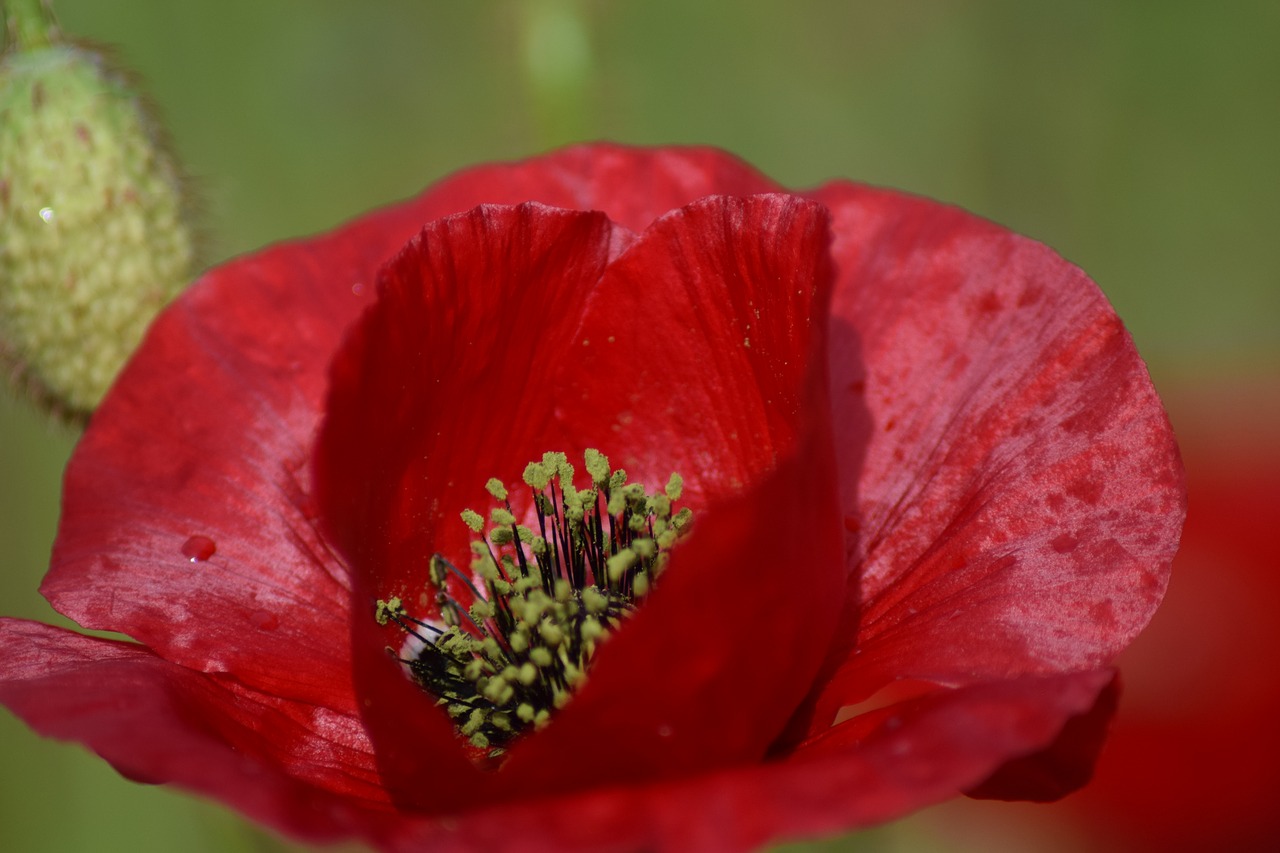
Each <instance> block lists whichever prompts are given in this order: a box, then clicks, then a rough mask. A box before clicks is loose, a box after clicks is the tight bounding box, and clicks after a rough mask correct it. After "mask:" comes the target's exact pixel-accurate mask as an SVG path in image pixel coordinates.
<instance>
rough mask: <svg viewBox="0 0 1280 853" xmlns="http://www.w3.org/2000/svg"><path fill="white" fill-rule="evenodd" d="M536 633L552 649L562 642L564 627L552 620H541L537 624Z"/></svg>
mask: <svg viewBox="0 0 1280 853" xmlns="http://www.w3.org/2000/svg"><path fill="white" fill-rule="evenodd" d="M538 635H539V636H540V637H542V639H543V641H544V642H545V643H546V644H547V645H548V646H550V647H551V648H553V649H554V648H555V647H556V646H558V645H560V644H561V643H563V642H564V629H563V628H561V627H560V626H559V625H557V624H555V623H554V622H543V623H542V624H540V625H538Z"/></svg>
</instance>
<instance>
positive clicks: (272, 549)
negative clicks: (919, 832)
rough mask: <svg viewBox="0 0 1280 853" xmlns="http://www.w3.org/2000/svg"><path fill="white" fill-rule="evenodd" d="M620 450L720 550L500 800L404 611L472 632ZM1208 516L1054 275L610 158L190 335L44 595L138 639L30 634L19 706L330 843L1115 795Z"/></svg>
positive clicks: (86, 470) (84, 497) (771, 190)
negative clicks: (482, 541)
mask: <svg viewBox="0 0 1280 853" xmlns="http://www.w3.org/2000/svg"><path fill="white" fill-rule="evenodd" d="M586 448H599V449H600V450H602V451H604V452H605V453H606V454H608V455H609V457H610V458H611V459H613V460H614V462H615V464H616V465H618V466H620V467H623V468H626V469H627V471H628V473H629V474H630V475H631V476H632V479H635V480H640V481H642V482H646V483H647V484H648V485H650V486H655V485H658V484H659V482H660V481H665V478H666V476H667V474H668V473H669V472H670V471H672V470H676V471H679V472H680V473H681V474H682V475H683V476H684V478H685V482H686V493H687V500H688V502H689V503H690V505H691V506H692V507H693V509H694V511H695V513H696V515H697V521H696V523H695V526H694V528H693V532H692V533H691V534H690V535H689V536H688V537H687V540H686V541H684V542H682V543H680V544H679V545H678V546H677V548H676V549H675V550H674V551H673V553H672V558H671V563H670V568H669V569H668V572H667V574H666V575H665V576H664V579H663V581H662V584H661V585H660V586H659V587H658V588H656V589H655V590H654V591H653V593H652V594H651V595H650V596H649V597H648V598H647V599H646V600H645V601H644V602H643V604H642V606H641V607H640V608H639V609H638V611H637V613H636V615H635V617H634V618H633V619H632V620H630V621H629V622H628V623H627V624H625V625H623V626H622V627H621V628H620V629H619V630H618V631H617V632H616V635H614V636H612V637H610V639H609V641H608V643H606V644H605V646H604V647H603V648H602V650H601V651H600V652H599V654H598V655H597V656H596V659H595V660H594V661H593V665H592V668H591V670H590V673H589V676H588V678H587V680H586V683H585V685H584V686H583V687H582V688H581V689H580V690H579V691H578V693H577V695H576V696H575V697H574V699H573V700H572V702H570V703H569V704H568V705H567V707H565V708H564V709H563V710H562V711H560V712H559V713H558V714H557V715H556V716H555V717H554V718H553V719H552V720H551V722H550V723H549V724H548V725H546V726H545V727H544V728H542V729H540V730H538V731H536V732H532V733H530V734H528V735H525V736H522V737H521V738H520V739H518V740H517V741H516V742H515V743H514V745H513V746H512V748H511V750H510V753H509V754H508V755H507V756H505V758H504V761H503V763H502V764H501V765H500V766H499V767H497V769H493V768H487V767H483V766H479V765H477V764H476V762H475V761H474V760H473V756H471V755H469V754H468V752H467V751H466V749H465V748H464V744H463V743H462V741H461V740H460V739H459V738H458V737H457V735H456V733H455V732H454V731H453V729H452V727H451V725H450V723H449V720H448V718H447V717H446V716H445V714H444V713H443V712H442V711H441V710H440V709H439V708H435V707H433V705H434V697H432V696H430V695H428V694H427V693H425V692H424V691H423V690H422V689H420V686H419V685H417V684H415V683H413V681H411V680H410V679H408V678H406V677H405V673H404V668H403V666H402V665H400V664H398V663H397V662H396V661H395V660H394V658H393V657H391V656H388V655H387V654H386V651H385V647H386V645H387V644H388V639H387V637H388V635H387V633H386V629H385V627H384V626H380V625H379V624H378V622H377V620H376V619H375V618H374V611H375V602H376V601H377V600H379V599H384V598H388V597H390V596H400V595H402V594H403V595H404V596H405V597H406V600H410V601H412V600H415V598H414V597H415V596H421V597H422V599H421V600H423V601H427V602H429V601H430V595H429V593H430V592H431V590H430V589H429V586H430V584H429V583H428V580H427V578H428V574H427V570H426V566H427V563H428V561H429V559H430V558H431V556H432V554H434V553H440V554H443V555H445V556H446V557H450V558H451V559H453V560H454V562H458V561H465V559H466V553H467V531H466V529H465V527H464V526H463V525H462V524H460V523H459V522H458V521H457V519H458V513H460V512H461V511H462V510H464V509H467V508H469V507H471V506H473V505H475V504H477V503H480V502H481V501H482V500H483V499H484V484H485V482H486V480H487V479H488V478H489V477H491V476H497V477H499V478H502V479H504V480H508V481H512V480H518V478H519V474H520V471H521V470H522V469H523V466H524V465H525V463H526V462H528V461H529V460H530V459H534V458H537V456H538V455H539V454H541V453H542V452H543V451H546V450H564V451H568V452H570V453H571V454H572V453H580V452H581V451H582V450H584V449H586ZM1182 507H1183V491H1182V475H1181V468H1180V465H1179V463H1178V459H1177V450H1176V448H1175V446H1174V444H1173V440H1172V437H1171V434H1170V431H1169V428H1168V423H1167V420H1166V418H1165V416H1164V413H1163V411H1162V409H1161V408H1160V405H1159V401H1158V400H1157V398H1156V396H1155V393H1154V391H1153V389H1152V387H1151V384H1150V381H1149V379H1148V377H1147V374H1146V370H1145V368H1144V367H1143V365H1142V363H1141V361H1140V359H1139V358H1138V356H1137V353H1136V352H1135V350H1134V348H1133V345H1132V342H1131V340H1130V338H1129V336H1128V334H1127V333H1126V332H1125V331H1124V329H1123V327H1122V326H1121V324H1120V322H1119V320H1118V319H1117V318H1116V316H1115V314H1114V312H1113V311H1112V310H1111V308H1110V306H1109V305H1108V304H1107V302H1106V300H1105V299H1104V298H1103V296H1102V295H1101V293H1100V292H1099V291H1098V290H1097V288H1096V287H1095V286H1094V285H1093V284H1092V282H1090V281H1089V280H1088V279H1087V278H1086V277H1085V276H1084V274H1083V273H1081V272H1080V271H1079V270H1078V269H1076V268H1074V267H1072V266H1071V265H1070V264H1068V263H1066V262H1065V261H1063V260H1061V259H1060V258H1059V257H1058V256H1056V255H1055V254H1054V253H1053V252H1052V251H1051V250H1049V249H1047V248H1046V247H1044V246H1042V245H1040V244H1038V243H1035V242H1033V241H1030V240H1027V239H1025V238H1022V237H1019V236H1017V235H1014V234H1012V233H1010V232H1008V231H1006V230H1004V229H1002V228H999V227H998V226H995V225H993V224H991V223H988V222H985V221H983V220H981V219H978V218H976V217H974V216H972V215H970V214H967V213H964V212H963V211H960V210H957V209H954V208H950V207H946V206H943V205H939V204H937V203H935V202H930V201H926V200H923V199H918V198H914V197H911V196H908V195H903V194H900V193H896V192H892V191H886V190H878V189H873V188H868V187H864V186H859V185H854V184H849V183H844V182H835V183H832V184H828V185H825V186H823V187H821V188H819V189H817V190H814V191H811V192H804V193H787V192H786V191H784V190H783V189H782V188H780V187H778V186H777V185H775V184H773V183H772V182H771V181H769V180H768V179H767V178H764V177H763V176H761V175H759V174H758V173H757V172H755V171H754V170H752V169H750V168H749V167H747V166H745V165H744V164H742V163H740V162H739V161H737V160H735V159H733V158H732V157H730V156H728V155H725V154H723V153H721V152H717V151H713V150H707V149H651V150H646V149H631V148H624V147H617V146H610V145H594V146H583V147H577V148H571V149H567V150H564V151H561V152H557V153H555V154H551V155H548V156H546V157H543V158H538V159H534V160H530V161H527V162H524V163H518V164H512V165H496V166H484V167H479V168H476V169H473V170H470V171H467V172H463V173H460V174H458V175H456V176H454V177H452V178H450V179H447V180H445V181H444V182H442V183H441V184H439V185H437V186H435V187H433V188H431V189H429V190H428V191H427V192H426V193H424V194H423V195H421V196H419V197H418V198H416V199H413V200H411V201H408V202H405V203H402V204H400V205H397V206H394V207H391V208H388V209H386V210H383V211H379V212H375V213H372V214H369V215H366V216H364V217H362V218H360V219H357V220H355V221H354V222H352V223H350V224H348V225H346V226H344V227H343V228H341V229H339V230H338V231H335V232H333V233H331V234H329V235H326V236H322V237H318V238H315V239H312V240H308V241H301V242H297V243H291V244H283V245H280V246H276V247H273V248H270V249H267V250H264V251H263V252H261V253H259V254H256V255H252V256H249V257H246V258H242V259H238V260H235V261H232V262H230V263H228V264H226V265H224V266H222V267H219V268H216V269H214V270H212V271H211V272H210V273H208V274H207V275H206V276H205V277H204V278H203V279H202V280H201V281H200V282H199V283H197V285H196V286H194V287H193V288H192V289H191V290H190V291H188V293H187V294H186V295H184V296H183V297H182V298H181V299H179V300H178V301H177V302H176V303H175V304H174V305H173V306H172V307H171V308H170V309H169V310H167V311H166V312H165V313H164V314H163V315H162V316H161V317H160V319H159V320H158V321H157V323H156V324H155V325H154V327H153V328H152V330H151V332H150V334H149V335H148V337H147V339H146V341H145V343H144V345H143V346H142V348H141V349H140V350H139V352H138V354H137V355H136V357H135V358H134V359H133V360H132V362H131V363H130V364H129V366H128V367H127V368H126V371H125V373H124V374H123V376H122V377H121V379H120V380H119V382H118V383H117V384H116V386H115V388H114V389H113V390H112V392H111V393H110V394H109V395H108V398H107V399H106V401H105V402H104V404H103V406H102V408H101V409H100V410H99V411H98V412H97V413H96V414H95V416H94V418H93V421H92V423H91V425H90V427H89V429H88V431H87V432H86V434H85V437H84V439H83V440H82V442H81V444H80V446H79V448H78V449H77V451H76V454H75V456H74V458H73V460H72V462H71V464H70V466H69V468H68V472H67V477H66V484H65V498H64V512H63V518H62V522H61V527H60V531H59V536H58V540H57V543H56V545H55V549H54V555H53V560H52V565H51V568H50V572H49V575H48V577H47V578H46V580H45V583H44V586H43V587H42V590H43V592H44V593H45V595H46V596H47V597H48V598H49V599H50V601H51V602H52V603H53V605H54V606H55V607H56V608H57V609H58V610H59V611H61V612H62V613H64V614H66V615H68V616H70V617H71V618H72V619H74V620H76V621H77V622H78V623H79V624H80V625H82V626H84V627H86V628H91V629H102V630H113V631H118V632H121V633H124V634H127V635H128V636H130V637H132V638H133V639H134V640H136V641H137V642H136V643H135V644H127V643H119V642H115V641H111V640H104V639H97V638H89V637H84V636H81V635H78V634H75V633H72V632H68V631H63V630H60V629H55V628H51V627H48V626H44V625H40V624H38V623H31V622H25V621H20V620H4V621H3V622H0V643H2V644H3V648H4V656H3V658H2V660H3V663H0V700H2V701H3V702H4V703H5V704H6V705H8V706H9V707H10V708H11V709H13V710H14V711H15V713H17V714H18V715H19V716H21V717H22V718H24V719H25V720H27V721H28V723H29V724H30V725H32V727H33V728H35V729H36V730H37V731H39V732H41V733H43V734H46V735H49V736H54V737H60V738H65V739H72V740H78V741H81V742H83V743H85V744H87V745H88V746H90V747H91V748H92V749H94V750H96V751H97V752H98V753H99V754H101V755H102V756H103V757H104V758H106V759H107V760H108V761H110V762H111V763H112V764H113V765H115V766H116V767H117V768H118V769H120V770H121V772H123V773H125V774H126V775H128V776H130V777H132V778H141V779H146V780H149V781H157V782H172V783H175V784H178V785H181V786H183V787H186V788H188V789H191V790H195V791H198V792H202V793H205V794H208V795H210V796H213V797H215V798H218V799H220V800H222V801H224V802H226V803H228V804H230V805H232V806H233V807H235V808H237V809H239V810H241V811H242V812H244V813H245V814H247V815H249V816H250V817H252V818H254V819H256V820H259V821H262V822H264V823H266V824H268V825H270V826H273V827H275V828H277V829H279V830H281V831H284V832H286V833H288V834H291V835H293V836H295V837H299V838H304V839H313V840H329V839H336V838H343V837H356V838H361V839H364V840H366V841H368V842H370V843H372V844H374V845H376V846H379V847H382V848H385V849H393V850H394V849H420V848H421V847H422V846H424V845H428V844H433V845H437V846H439V847H440V849H472V848H483V849H506V848H510V849H516V848H519V849H525V850H528V849H548V850H550V849H564V848H565V847H573V846H582V847H588V846H600V845H614V846H617V847H620V848H623V849H630V848H647V847H659V848H671V849H685V848H696V849H725V850H736V849H745V848H750V847H753V846H755V845H759V844H761V843H764V842H766V841H768V840H770V839H774V838H779V837H786V836H799V835H810V834H814V833H820V832H827V831H832V830H837V829H843V828H851V827H856V826H864V825H869V824H873V823H877V822H882V821H885V820H889V819H891V818H894V817H897V816H899V815H902V814H904V813H906V812H908V811H910V810H913V809H915V808H919V807H921V806H924V805H927V804H929V803H932V802H936V801H938V800H941V799H944V798H946V797H949V796H952V795H954V794H956V793H958V792H960V791H964V790H969V789H978V790H979V791H981V793H982V794H984V795H989V796H1002V797H1018V796H1030V797H1036V798H1043V797H1047V796H1053V795H1057V794H1060V793H1062V792H1063V791H1064V790H1067V789H1069V788H1070V787H1071V786H1074V785H1078V784H1080V783H1081V782H1082V781H1083V779H1084V778H1087V774H1088V767H1089V766H1090V764H1091V762H1092V758H1093V753H1094V752H1095V751H1096V748H1097V745H1098V743H1099V741H1100V732H1101V728H1102V725H1103V724H1104V723H1105V719H1106V717H1107V711H1108V708H1109V703H1111V702H1112V701H1113V700H1114V689H1113V687H1112V685H1113V681H1114V672H1113V671H1112V669H1111V668H1110V666H1109V665H1110V662H1111V661H1112V659H1113V657H1114V656H1115V655H1116V654H1117V653H1118V652H1119V651H1120V649H1122V648H1123V647H1124V646H1125V645H1126V644H1127V643H1128V642H1129V641H1130V640H1131V639H1132V638H1133V636H1134V635H1135V634H1136V633H1137V632H1138V631H1139V630H1140V629H1141V628H1142V627H1143V626H1144V625H1145V624H1146V622H1147V620H1148V619H1149V618H1150V617H1151V614H1152V613H1153V612H1154V610H1155V607H1156V606H1157V604H1158V603H1159V600H1160V597H1161V595H1162V594H1163V590H1164V587H1165V583H1166V581H1167V571H1168V566H1169V562H1170V560H1171V559H1172V555H1173V551H1174V549H1175V546H1176V541H1177V535H1178V530H1179V528H1180V525H1181V520H1182V512H1183V510H1182ZM517 509H519V508H518V507H517ZM193 537H202V538H201V539H200V540H199V541H200V543H201V545H202V546H203V544H204V542H205V541H207V542H208V543H209V545H210V546H211V547H200V548H198V549H194V550H196V551H198V553H199V554H201V555H205V556H204V558H203V559H193V558H192V557H191V554H190V553H189V552H191V551H192V550H193V546H191V545H190V544H188V543H190V542H191V541H192V538H193ZM461 564H465V563H461ZM72 688H74V689H72ZM125 697H127V701H126V698H125ZM1072 721H1075V722H1072ZM1068 723H1071V725H1068ZM1064 727H1065V728H1064ZM1082 730H1083V731H1082ZM1064 732H1065V733H1066V735H1067V736H1065V737H1060V736H1062V735H1064ZM1064 752H1066V753H1069V755H1068V756H1067V758H1068V760H1066V761H1065V762H1064V761H1063V760H1062V759H1063V754H1064ZM1044 758H1052V759H1054V760H1055V761H1056V762H1057V763H1056V764H1055V763H1052V762H1048V761H1045V760H1041V759H1044ZM1002 767H1003V768H1004V769H1003V770H1002V769H1001V768H1002ZM1055 768H1057V770H1061V771H1062V772H1057V771H1056V770H1055ZM1081 768H1083V769H1081Z"/></svg>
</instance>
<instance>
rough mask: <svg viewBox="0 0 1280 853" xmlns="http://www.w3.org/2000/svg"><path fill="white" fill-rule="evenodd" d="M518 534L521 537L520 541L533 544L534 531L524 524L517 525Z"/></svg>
mask: <svg viewBox="0 0 1280 853" xmlns="http://www.w3.org/2000/svg"><path fill="white" fill-rule="evenodd" d="M516 535H517V536H518V537H520V541H521V542H523V543H524V544H526V545H532V544H533V531H532V530H530V529H529V528H527V527H525V526H524V525H523V524H521V525H518V526H517V527H516Z"/></svg>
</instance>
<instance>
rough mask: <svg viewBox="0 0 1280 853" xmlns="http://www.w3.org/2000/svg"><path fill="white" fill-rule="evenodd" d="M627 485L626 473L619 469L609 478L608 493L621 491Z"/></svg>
mask: <svg viewBox="0 0 1280 853" xmlns="http://www.w3.org/2000/svg"><path fill="white" fill-rule="evenodd" d="M626 484H627V472H626V471H623V470H622V469H621V468H619V469H618V470H617V471H614V472H613V474H611V475H610V476H609V491H614V490H615V489H621V488H622V487H623V486H625V485H626Z"/></svg>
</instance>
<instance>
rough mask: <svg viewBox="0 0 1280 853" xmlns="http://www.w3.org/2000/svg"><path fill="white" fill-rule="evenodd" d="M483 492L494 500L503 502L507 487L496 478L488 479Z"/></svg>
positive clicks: (505, 497)
mask: <svg viewBox="0 0 1280 853" xmlns="http://www.w3.org/2000/svg"><path fill="white" fill-rule="evenodd" d="M484 488H485V490H486V491H487V492H488V493H489V494H491V495H493V497H494V499H495V500H500V501H505V500H506V499H507V487H506V486H504V485H502V481H501V480H499V479H498V478H497V477H490V478H489V482H487V483H485V484H484Z"/></svg>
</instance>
